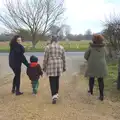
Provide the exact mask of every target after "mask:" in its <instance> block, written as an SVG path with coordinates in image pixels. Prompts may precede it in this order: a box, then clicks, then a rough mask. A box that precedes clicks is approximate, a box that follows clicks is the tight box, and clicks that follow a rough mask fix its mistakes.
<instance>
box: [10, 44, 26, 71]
mask: <svg viewBox="0 0 120 120" xmlns="http://www.w3.org/2000/svg"><path fill="white" fill-rule="evenodd" d="M24 52H25V49H24V47H23V46H22V45H21V44H18V43H16V44H14V45H12V46H10V53H9V66H10V67H11V68H12V69H20V68H21V64H22V63H24V64H25V65H26V66H28V62H27V60H26V58H25V56H24Z"/></svg>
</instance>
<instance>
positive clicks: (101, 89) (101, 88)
mask: <svg viewBox="0 0 120 120" xmlns="http://www.w3.org/2000/svg"><path fill="white" fill-rule="evenodd" d="M94 83H95V78H94V77H90V79H89V91H90V93H91V94H93V88H94ZM98 85H99V92H100V96H104V93H103V92H104V81H103V78H98Z"/></svg>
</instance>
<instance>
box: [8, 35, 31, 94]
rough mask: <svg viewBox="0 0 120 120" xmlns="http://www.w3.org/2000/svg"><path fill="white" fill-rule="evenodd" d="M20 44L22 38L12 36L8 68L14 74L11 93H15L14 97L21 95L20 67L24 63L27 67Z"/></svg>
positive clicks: (23, 50)
mask: <svg viewBox="0 0 120 120" xmlns="http://www.w3.org/2000/svg"><path fill="white" fill-rule="evenodd" d="M21 42H22V38H21V37H20V36H19V35H16V36H14V37H13V39H12V40H11V42H10V53H9V66H10V68H11V69H12V70H13V72H14V74H15V77H14V79H13V86H12V93H16V95H22V94H23V93H22V92H20V75H21V65H22V63H24V64H25V65H26V66H27V67H28V66H29V64H28V62H27V60H26V58H25V56H24V52H25V49H24V47H23V46H22V45H21Z"/></svg>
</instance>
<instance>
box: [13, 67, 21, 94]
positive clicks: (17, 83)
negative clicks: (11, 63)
mask: <svg viewBox="0 0 120 120" xmlns="http://www.w3.org/2000/svg"><path fill="white" fill-rule="evenodd" d="M12 70H13V72H14V74H15V77H14V79H13V87H12V90H16V92H19V91H20V76H21V68H14V69H13V68H12Z"/></svg>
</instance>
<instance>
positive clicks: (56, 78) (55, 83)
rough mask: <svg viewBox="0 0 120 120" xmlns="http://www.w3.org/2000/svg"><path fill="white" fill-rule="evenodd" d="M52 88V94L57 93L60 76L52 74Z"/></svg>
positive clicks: (50, 78)
mask: <svg viewBox="0 0 120 120" xmlns="http://www.w3.org/2000/svg"><path fill="white" fill-rule="evenodd" d="M49 81H50V88H51V94H52V96H53V95H55V94H57V93H58V91H59V76H50V77H49Z"/></svg>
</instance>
